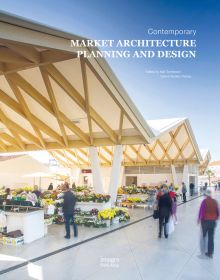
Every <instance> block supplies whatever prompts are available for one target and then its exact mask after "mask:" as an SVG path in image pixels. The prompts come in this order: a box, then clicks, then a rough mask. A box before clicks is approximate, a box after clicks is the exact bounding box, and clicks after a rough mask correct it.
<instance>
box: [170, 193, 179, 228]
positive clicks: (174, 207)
mask: <svg viewBox="0 0 220 280" xmlns="http://www.w3.org/2000/svg"><path fill="white" fill-rule="evenodd" d="M169 196H170V198H171V201H172V216H173V220H174V224H175V225H177V224H178V222H177V215H176V212H177V194H176V193H175V192H174V191H173V190H172V191H169Z"/></svg>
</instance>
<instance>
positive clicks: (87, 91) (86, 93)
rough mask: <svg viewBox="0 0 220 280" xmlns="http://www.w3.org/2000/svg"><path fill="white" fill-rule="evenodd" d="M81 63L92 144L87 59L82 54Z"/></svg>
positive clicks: (91, 134)
mask: <svg viewBox="0 0 220 280" xmlns="http://www.w3.org/2000/svg"><path fill="white" fill-rule="evenodd" d="M80 64H81V72H82V81H83V88H84V95H85V111H86V114H87V119H88V127H89V135H90V143H91V145H93V132H92V119H91V112H90V102H89V90H88V80H87V73H86V65H85V60H84V59H83V58H82V56H81V57H80Z"/></svg>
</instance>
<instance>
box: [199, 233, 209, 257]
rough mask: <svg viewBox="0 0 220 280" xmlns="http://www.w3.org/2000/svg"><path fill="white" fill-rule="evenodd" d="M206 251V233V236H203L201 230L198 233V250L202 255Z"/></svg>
mask: <svg viewBox="0 0 220 280" xmlns="http://www.w3.org/2000/svg"><path fill="white" fill-rule="evenodd" d="M207 251H208V234H206V236H205V237H204V236H203V232H202V230H201V233H200V252H201V254H202V255H204V254H205V253H206V252H207Z"/></svg>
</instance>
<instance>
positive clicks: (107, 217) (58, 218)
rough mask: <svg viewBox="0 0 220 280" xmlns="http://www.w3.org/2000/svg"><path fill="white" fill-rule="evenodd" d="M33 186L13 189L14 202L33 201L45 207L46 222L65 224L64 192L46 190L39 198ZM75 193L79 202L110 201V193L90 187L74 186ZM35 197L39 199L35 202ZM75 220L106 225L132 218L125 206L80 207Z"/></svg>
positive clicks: (81, 223)
mask: <svg viewBox="0 0 220 280" xmlns="http://www.w3.org/2000/svg"><path fill="white" fill-rule="evenodd" d="M32 191H33V188H32V187H30V186H27V187H23V188H18V189H15V190H11V195H12V199H11V201H12V203H15V202H19V203H20V204H21V205H22V203H25V202H27V201H30V202H32V203H33V205H35V206H38V207H41V208H44V209H45V224H46V225H50V224H51V223H52V222H53V223H55V224H63V223H64V218H63V213H62V204H63V198H62V196H63V193H62V192H60V191H55V190H54V191H48V190H47V191H44V192H42V193H41V195H40V197H39V198H36V195H35V194H34V193H32ZM74 193H75V196H76V200H77V202H80V203H84V202H85V203H87V202H90V203H93V202H94V205H95V203H100V204H101V203H108V202H109V201H110V198H111V197H110V195H108V194H97V193H94V192H93V191H92V189H91V188H88V187H81V186H78V187H74ZM1 194H2V197H4V199H5V195H6V193H5V192H4V190H2V192H1V193H0V195H1ZM33 198H36V199H37V200H36V201H35V202H34V201H33ZM50 207H53V208H54V209H55V211H54V213H53V214H51V215H48V214H49V212H48V210H47V209H49V208H50ZM74 217H75V222H76V224H78V225H84V226H87V227H90V226H92V227H97V228H99V227H100V228H101V227H106V226H108V225H109V224H110V223H118V222H124V221H128V220H129V219H130V216H129V213H128V212H127V210H126V209H123V208H118V207H116V208H108V209H104V210H98V209H96V208H92V209H91V210H89V211H83V210H82V209H80V208H76V209H75V213H74Z"/></svg>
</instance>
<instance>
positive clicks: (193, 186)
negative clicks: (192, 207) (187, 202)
mask: <svg viewBox="0 0 220 280" xmlns="http://www.w3.org/2000/svg"><path fill="white" fill-rule="evenodd" d="M194 188H195V185H194V184H193V183H190V185H189V189H190V196H193V195H194Z"/></svg>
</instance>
